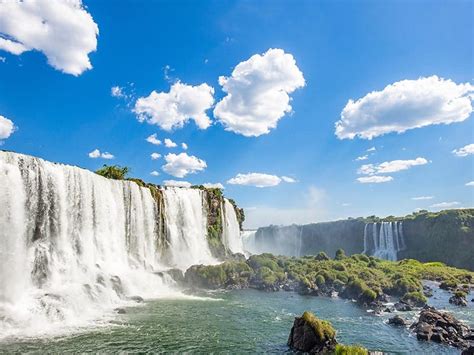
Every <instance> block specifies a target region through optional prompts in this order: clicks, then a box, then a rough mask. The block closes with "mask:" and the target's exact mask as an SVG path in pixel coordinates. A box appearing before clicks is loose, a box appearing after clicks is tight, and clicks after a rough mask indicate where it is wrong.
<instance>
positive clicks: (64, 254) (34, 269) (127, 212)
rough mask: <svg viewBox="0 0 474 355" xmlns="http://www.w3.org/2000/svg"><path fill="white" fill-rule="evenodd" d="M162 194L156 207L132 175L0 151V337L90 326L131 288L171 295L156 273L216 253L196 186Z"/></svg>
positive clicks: (168, 284)
mask: <svg viewBox="0 0 474 355" xmlns="http://www.w3.org/2000/svg"><path fill="white" fill-rule="evenodd" d="M162 192H163V197H164V201H163V207H160V205H159V204H157V203H156V201H155V199H154V198H153V196H152V194H151V191H150V189H148V188H142V187H139V186H138V185H137V184H136V183H134V182H130V181H117V180H111V179H106V178H104V177H101V176H99V175H97V174H94V173H92V172H90V171H87V170H84V169H80V168H77V167H72V166H67V165H61V164H54V163H50V162H46V161H44V160H42V159H38V158H34V157H30V156H25V155H22V154H16V153H10V152H1V151H0V338H2V337H8V336H16V335H20V336H29V335H39V334H51V333H55V332H61V333H62V332H63V331H65V330H66V329H70V328H71V327H73V328H76V327H78V326H86V325H87V326H88V325H90V324H97V323H96V321H97V319H99V318H101V317H102V316H103V315H106V314H109V313H110V311H111V310H112V309H113V308H115V307H117V306H118V305H122V304H128V303H129V302H130V297H131V296H135V295H140V296H142V297H144V298H158V297H162V296H166V297H168V296H173V297H176V296H179V295H180V294H179V293H177V291H175V290H174V289H173V283H174V282H173V281H172V280H171V279H170V277H169V276H167V275H166V274H165V275H163V273H161V272H159V271H161V270H164V269H167V268H170V267H179V268H181V269H185V268H186V267H188V266H190V265H191V264H196V263H214V262H216V260H215V259H214V258H213V257H212V255H211V252H210V250H209V247H208V244H207V239H206V234H207V218H206V217H207V216H206V214H205V213H206V212H205V211H206V208H205V207H204V206H203V192H202V191H200V190H195V189H179V188H166V189H165V190H163V191H162ZM160 208H164V211H160ZM162 215H164V219H165V223H166V225H165V228H164V230H163V231H162V225H161V223H162V222H161V216H162ZM236 223H237V222H236ZM163 232H164V233H163Z"/></svg>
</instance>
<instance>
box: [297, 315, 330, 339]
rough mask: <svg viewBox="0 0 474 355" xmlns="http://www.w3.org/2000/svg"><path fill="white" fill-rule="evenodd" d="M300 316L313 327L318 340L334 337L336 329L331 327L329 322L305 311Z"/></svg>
mask: <svg viewBox="0 0 474 355" xmlns="http://www.w3.org/2000/svg"><path fill="white" fill-rule="evenodd" d="M301 318H303V320H304V321H305V322H306V323H308V324H309V325H310V326H311V328H313V330H314V332H315V333H316V337H317V338H318V340H319V341H320V342H325V341H327V340H331V339H334V337H335V336H336V330H335V329H334V328H333V327H332V325H331V323H329V322H328V321H326V320H321V319H319V318H317V317H316V316H315V315H314V314H313V313H311V312H307V311H306V312H304V313H303V315H302V316H301Z"/></svg>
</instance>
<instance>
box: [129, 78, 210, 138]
mask: <svg viewBox="0 0 474 355" xmlns="http://www.w3.org/2000/svg"><path fill="white" fill-rule="evenodd" d="M213 104H214V88H212V87H211V86H209V85H207V84H201V85H197V86H191V85H187V84H183V83H181V82H179V81H178V82H176V83H174V84H173V85H172V86H171V89H170V91H169V92H160V93H158V92H156V91H152V92H151V94H150V95H148V96H146V97H140V98H139V99H138V100H137V101H136V102H135V107H134V109H133V111H134V112H135V114H136V115H137V118H138V120H139V121H140V122H148V123H149V124H153V125H157V126H159V127H161V128H162V129H164V130H166V131H170V130H172V129H173V128H181V127H183V126H184V124H185V123H186V122H187V121H189V120H194V122H196V125H197V126H198V127H199V128H201V129H206V128H208V127H209V126H210V124H211V119H210V118H209V117H208V115H207V114H206V111H207V110H208V109H209V108H211V106H212V105H213Z"/></svg>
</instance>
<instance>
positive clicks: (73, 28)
mask: <svg viewBox="0 0 474 355" xmlns="http://www.w3.org/2000/svg"><path fill="white" fill-rule="evenodd" d="M98 34H99V28H98V26H97V24H96V23H95V22H94V19H93V18H92V16H91V15H90V14H89V13H88V12H87V11H86V9H85V8H84V6H83V5H82V2H81V0H23V1H2V2H0V50H4V51H7V52H10V53H12V54H15V55H20V54H22V53H23V52H27V51H31V50H36V51H39V52H42V53H43V54H44V55H45V56H46V58H47V59H48V63H49V64H50V65H51V66H52V67H54V68H55V69H57V70H60V71H62V72H64V73H67V74H72V75H76V76H77V75H80V74H82V73H83V72H84V71H85V70H88V69H91V68H92V64H91V62H90V60H89V53H91V52H94V51H95V50H96V48H97V35H98Z"/></svg>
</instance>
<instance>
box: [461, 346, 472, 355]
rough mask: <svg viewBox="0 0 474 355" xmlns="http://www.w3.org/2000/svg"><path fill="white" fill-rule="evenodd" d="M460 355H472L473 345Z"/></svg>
mask: <svg viewBox="0 0 474 355" xmlns="http://www.w3.org/2000/svg"><path fill="white" fill-rule="evenodd" d="M461 355H474V345H471V346H470V347H468V348H467V349H464V350H463V351H462V353H461Z"/></svg>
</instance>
